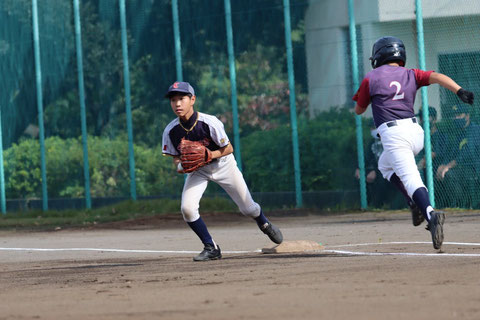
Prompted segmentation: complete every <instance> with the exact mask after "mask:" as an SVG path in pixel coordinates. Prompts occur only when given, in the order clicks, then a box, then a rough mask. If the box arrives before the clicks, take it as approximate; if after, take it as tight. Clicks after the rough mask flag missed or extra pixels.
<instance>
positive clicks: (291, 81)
mask: <svg viewBox="0 0 480 320" xmlns="http://www.w3.org/2000/svg"><path fill="white" fill-rule="evenodd" d="M283 17H284V20H285V43H286V48H287V68H288V87H289V90H290V122H291V125H292V144H293V166H294V172H295V195H296V202H297V208H300V207H302V206H303V200H302V180H301V173H300V154H299V149H298V132H297V111H296V104H295V78H294V74H293V52H292V29H291V25H290V1H289V0H283Z"/></svg>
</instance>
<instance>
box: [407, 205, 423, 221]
mask: <svg viewBox="0 0 480 320" xmlns="http://www.w3.org/2000/svg"><path fill="white" fill-rule="evenodd" d="M409 206H410V211H411V212H412V223H413V225H414V226H415V227H417V226H419V225H421V224H422V222H423V221H425V217H424V216H423V214H422V211H421V210H420V209H419V208H418V207H417V205H416V204H415V203H414V202H412V203H411V204H409Z"/></svg>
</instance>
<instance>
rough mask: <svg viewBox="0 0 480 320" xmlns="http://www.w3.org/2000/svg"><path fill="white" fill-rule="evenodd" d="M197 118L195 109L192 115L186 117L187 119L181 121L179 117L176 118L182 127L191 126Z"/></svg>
mask: <svg viewBox="0 0 480 320" xmlns="http://www.w3.org/2000/svg"><path fill="white" fill-rule="evenodd" d="M197 118H198V112H197V111H194V112H193V114H192V116H191V117H190V119H188V120H187V121H185V122H183V121H182V120H181V119H180V118H178V120H179V121H180V124H181V125H182V126H183V127H184V128H187V129H189V128H191V127H193V125H194V124H195V122H196V121H197Z"/></svg>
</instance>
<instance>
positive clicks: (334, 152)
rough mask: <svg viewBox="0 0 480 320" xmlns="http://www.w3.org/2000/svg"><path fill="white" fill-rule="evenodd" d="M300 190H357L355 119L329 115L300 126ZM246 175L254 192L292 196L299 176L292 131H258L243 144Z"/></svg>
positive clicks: (337, 113)
mask: <svg viewBox="0 0 480 320" xmlns="http://www.w3.org/2000/svg"><path fill="white" fill-rule="evenodd" d="M298 136H299V149H300V151H299V153H300V167H301V168H300V169H301V177H302V190H303V191H313V190H336V189H349V188H351V189H354V188H356V187H357V184H358V182H357V181H356V180H355V179H354V178H353V173H354V171H355V168H356V167H357V147H356V135H355V118H354V116H353V115H352V113H351V112H349V111H348V110H347V109H331V110H329V111H326V112H323V113H321V114H319V115H318V116H317V117H316V118H315V119H313V120H309V121H304V122H301V123H299V125H298ZM242 160H243V163H244V168H245V169H244V172H245V173H244V174H245V177H246V179H247V180H248V182H249V185H250V186H251V188H252V191H257V192H259V191H264V192H265V191H292V190H294V188H295V182H294V179H295V175H294V166H293V154H292V138H291V128H290V126H285V125H284V126H281V127H278V128H276V129H273V130H269V131H262V132H260V131H257V132H254V133H252V134H250V135H249V136H247V137H245V138H243V139H242Z"/></svg>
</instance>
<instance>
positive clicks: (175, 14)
mask: <svg viewBox="0 0 480 320" xmlns="http://www.w3.org/2000/svg"><path fill="white" fill-rule="evenodd" d="M172 16H173V37H174V40H175V62H176V69H177V81H183V71H182V47H181V42H180V26H179V22H178V1H177V0H172Z"/></svg>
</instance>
